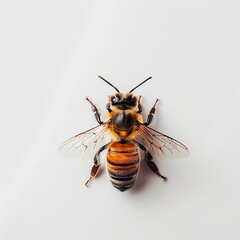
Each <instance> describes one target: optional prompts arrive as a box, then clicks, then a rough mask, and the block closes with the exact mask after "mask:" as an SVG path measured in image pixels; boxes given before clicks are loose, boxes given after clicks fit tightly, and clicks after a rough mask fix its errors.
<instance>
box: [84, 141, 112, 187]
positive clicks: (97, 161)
mask: <svg viewBox="0 0 240 240" xmlns="http://www.w3.org/2000/svg"><path fill="white" fill-rule="evenodd" d="M107 146H108V144H106V145H104V146H102V147H101V148H100V149H99V150H98V151H97V153H96V154H95V156H94V164H93V166H92V169H91V173H90V177H89V179H88V180H87V181H86V183H85V185H86V186H87V187H88V185H89V182H90V181H91V180H92V179H93V178H95V177H96V176H97V174H98V173H99V168H100V153H101V152H102V151H103V150H105V149H106V148H107Z"/></svg>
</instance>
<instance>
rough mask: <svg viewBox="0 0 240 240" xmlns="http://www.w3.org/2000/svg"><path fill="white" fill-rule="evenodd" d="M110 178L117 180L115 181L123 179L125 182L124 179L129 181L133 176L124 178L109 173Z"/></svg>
mask: <svg viewBox="0 0 240 240" xmlns="http://www.w3.org/2000/svg"><path fill="white" fill-rule="evenodd" d="M110 178H112V179H114V180H117V181H122V182H123V181H124V182H126V181H130V180H133V179H134V177H128V178H126V177H116V176H111V175H110Z"/></svg>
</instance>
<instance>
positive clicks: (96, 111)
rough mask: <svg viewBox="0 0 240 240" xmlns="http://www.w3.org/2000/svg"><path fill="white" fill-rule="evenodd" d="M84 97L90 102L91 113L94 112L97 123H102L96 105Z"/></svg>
mask: <svg viewBox="0 0 240 240" xmlns="http://www.w3.org/2000/svg"><path fill="white" fill-rule="evenodd" d="M86 99H87V101H88V102H90V104H91V108H92V111H93V114H94V116H95V118H96V120H97V122H98V123H99V124H102V123H103V122H102V120H101V117H100V113H99V112H98V109H97V107H96V106H95V105H94V104H93V103H92V102H91V101H90V100H89V99H88V98H86Z"/></svg>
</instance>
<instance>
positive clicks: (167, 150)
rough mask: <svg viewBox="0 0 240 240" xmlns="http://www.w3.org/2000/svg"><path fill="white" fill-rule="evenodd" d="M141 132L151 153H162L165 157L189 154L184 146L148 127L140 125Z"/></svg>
mask: <svg viewBox="0 0 240 240" xmlns="http://www.w3.org/2000/svg"><path fill="white" fill-rule="evenodd" d="M139 132H140V137H141V138H142V140H143V142H144V145H146V147H147V149H148V150H150V151H157V152H159V151H160V152H161V153H162V154H163V155H169V154H170V155H173V154H174V155H185V154H187V153H188V148H187V147H186V146H185V145H184V144H182V143H181V142H179V141H178V140H176V139H174V138H172V137H169V136H167V135H165V134H163V133H160V132H158V131H156V130H154V129H152V128H150V127H148V126H146V125H143V124H142V125H139Z"/></svg>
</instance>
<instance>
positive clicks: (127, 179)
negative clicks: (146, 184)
mask: <svg viewBox="0 0 240 240" xmlns="http://www.w3.org/2000/svg"><path fill="white" fill-rule="evenodd" d="M138 169H139V152H138V148H137V146H136V144H134V143H133V142H125V143H121V142H114V143H113V144H112V145H110V147H109V149H108V154H107V170H108V173H109V177H110V180H111V182H112V184H113V186H114V187H116V188H117V189H119V190H120V191H125V190H127V189H128V188H130V187H131V186H132V185H133V184H134V182H135V179H136V177H137V173H138Z"/></svg>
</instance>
